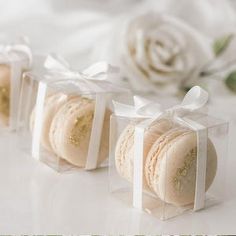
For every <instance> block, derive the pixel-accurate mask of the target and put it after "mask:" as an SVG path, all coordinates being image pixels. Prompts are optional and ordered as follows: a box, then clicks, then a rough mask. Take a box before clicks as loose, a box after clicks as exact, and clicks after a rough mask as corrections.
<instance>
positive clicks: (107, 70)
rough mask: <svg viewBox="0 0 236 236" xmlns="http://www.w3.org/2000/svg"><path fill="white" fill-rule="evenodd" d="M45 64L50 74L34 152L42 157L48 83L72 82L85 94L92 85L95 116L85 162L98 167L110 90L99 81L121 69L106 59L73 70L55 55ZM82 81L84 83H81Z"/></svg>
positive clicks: (42, 85)
mask: <svg viewBox="0 0 236 236" xmlns="http://www.w3.org/2000/svg"><path fill="white" fill-rule="evenodd" d="M44 65H45V68H46V69H47V70H48V74H47V75H46V76H47V78H46V80H43V81H40V82H39V88H38V93H37V102H36V109H35V125H34V129H33V137H32V139H33V141H32V155H33V157H35V158H36V159H39V158H40V139H41V129H42V120H43V117H42V113H43V108H44V101H45V98H46V92H45V91H46V90H47V86H48V84H57V85H58V84H61V85H62V87H63V85H64V84H66V83H68V82H72V84H73V85H74V86H76V88H78V92H81V94H82V95H83V90H84V89H85V92H87V90H86V88H89V89H90V91H93V93H96V100H95V111H94V119H93V124H92V131H91V135H90V142H89V148H88V155H87V161H86V166H85V169H86V170H92V169H95V168H96V167H97V161H98V157H99V149H100V143H101V135H102V129H103V122H104V116H105V112H106V104H107V94H106V93H105V90H104V89H103V88H101V87H100V86H99V85H98V83H97V81H98V80H108V78H109V74H111V73H116V72H117V71H118V69H117V68H116V67H113V66H110V65H109V64H108V63H106V62H98V63H96V64H93V65H92V66H90V67H89V68H87V69H86V70H84V71H83V72H78V71H74V70H72V69H71V68H70V66H69V64H68V63H67V62H66V61H65V60H64V59H63V58H61V57H59V56H57V57H55V56H52V55H49V56H48V57H47V59H46V61H45V64H44ZM78 82H83V83H82V84H81V83H78ZM80 86H83V89H81V88H80ZM117 91H119V89H117Z"/></svg>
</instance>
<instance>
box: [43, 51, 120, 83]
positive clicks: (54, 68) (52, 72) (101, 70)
mask: <svg viewBox="0 0 236 236" xmlns="http://www.w3.org/2000/svg"><path fill="white" fill-rule="evenodd" d="M44 67H45V68H46V69H47V70H48V73H49V75H48V76H47V77H48V78H52V77H53V78H54V77H59V78H62V80H64V79H79V80H82V81H83V82H85V83H86V84H87V85H90V86H95V81H97V80H107V79H108V76H109V75H110V74H114V73H117V72H119V69H118V68H117V67H114V66H111V65H109V64H108V63H107V62H105V61H100V62H97V63H95V64H93V65H92V66H90V67H88V68H87V69H85V70H83V71H82V72H79V71H75V70H73V69H71V67H70V65H69V64H68V62H67V61H65V60H64V59H63V58H62V57H60V56H59V55H49V56H48V57H47V59H46V61H45V63H44Z"/></svg>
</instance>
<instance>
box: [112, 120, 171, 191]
mask: <svg viewBox="0 0 236 236" xmlns="http://www.w3.org/2000/svg"><path fill="white" fill-rule="evenodd" d="M137 123H138V122H133V123H130V124H129V125H128V126H127V127H126V128H125V129H124V130H123V132H122V133H121V135H120V137H119V139H118V141H117V144H116V149H115V163H116V169H117V171H118V173H119V174H120V175H121V176H122V177H124V178H125V179H127V180H128V181H130V182H133V160H134V158H135V157H134V131H135V125H136V124H137ZM172 125H173V124H172V122H171V121H170V120H168V119H161V120H159V121H158V122H155V123H153V124H152V125H151V126H150V127H149V128H147V129H146V130H145V133H144V152H143V161H144V163H145V161H146V157H147V155H148V152H149V150H150V148H151V147H152V145H153V143H154V142H155V141H156V140H157V139H158V138H159V137H160V136H161V135H162V134H163V133H165V132H167V131H168V130H169V129H171V128H172ZM143 186H144V188H148V185H147V183H146V179H145V178H144V179H143Z"/></svg>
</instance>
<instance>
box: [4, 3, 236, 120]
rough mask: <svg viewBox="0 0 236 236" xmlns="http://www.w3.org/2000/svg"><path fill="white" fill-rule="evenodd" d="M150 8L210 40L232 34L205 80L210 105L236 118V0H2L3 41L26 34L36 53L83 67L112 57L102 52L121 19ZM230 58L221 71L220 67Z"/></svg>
mask: <svg viewBox="0 0 236 236" xmlns="http://www.w3.org/2000/svg"><path fill="white" fill-rule="evenodd" d="M150 10H152V11H155V12H158V13H168V14H169V15H171V16H175V17H178V18H180V19H181V20H183V21H184V22H185V23H186V24H188V25H189V26H190V27H192V28H194V29H195V30H197V31H198V32H200V33H201V34H202V35H204V37H206V38H207V40H210V41H211V42H212V43H214V42H215V41H217V40H219V39H220V40H221V41H220V43H222V39H223V42H224V40H226V44H227V40H228V39H229V37H230V44H229V45H228V44H227V45H226V46H227V47H225V48H224V53H222V55H220V59H219V60H218V59H217V60H218V62H216V66H219V73H218V74H214V76H213V77H212V76H211V77H210V79H209V78H207V79H206V80H205V81H207V82H205V81H204V86H206V87H207V89H208V90H209V92H210V94H211V105H212V109H213V110H214V109H216V112H217V111H218V110H219V108H220V112H219V113H222V112H223V113H224V117H226V118H228V119H230V120H232V121H235V120H236V113H235V112H234V109H232V107H234V106H235V105H236V97H235V96H236V82H235V81H236V78H235V76H236V74H235V76H231V77H233V78H231V80H230V81H229V83H228V84H230V86H231V88H229V86H228V84H227V83H226V81H225V80H226V79H227V77H228V76H229V75H230V73H231V72H234V67H236V58H235V57H236V53H235V52H236V40H235V39H234V34H235V31H236V13H235V11H236V1H235V0H197V1H196V0H192V1H189V0H178V1H176V0H41V1H37V0H25V1H24V2H22V1H17V0H8V1H2V0H0V41H4V37H6V35H7V36H8V38H9V36H10V38H16V37H19V36H27V37H29V39H30V44H31V46H32V49H33V51H34V52H35V53H45V54H47V53H50V52H57V53H59V54H61V55H63V56H64V57H65V58H66V59H67V60H68V61H69V62H70V63H71V64H72V65H73V66H74V67H76V68H84V67H86V66H88V65H89V64H91V63H92V62H95V61H97V60H99V59H106V60H108V61H109V60H110V58H111V57H110V55H109V56H108V55H107V54H106V53H104V52H107V51H109V50H107V48H109V47H111V42H112V46H113V47H114V48H116V46H117V45H118V44H119V43H120V42H119V40H120V39H118V38H117V39H116V41H114V37H113V41H111V37H112V36H113V35H114V30H116V34H119V30H120V29H121V28H119V27H116V26H117V23H118V22H121V21H125V20H124V19H126V20H127V19H130V17H132V16H134V15H137V12H138V14H142V13H145V12H149V11H150ZM117 31H118V33H117ZM232 35H233V37H232V38H231V36H232ZM108 42H110V44H109V43H108ZM108 44H109V47H108V46H107V45H108ZM223 46H225V45H223ZM110 51H112V50H110ZM200 60H201V59H200ZM217 60H216V61H217ZM217 63H218V64H217ZM228 63H229V67H227V68H226V70H224V73H223V74H222V73H221V72H222V70H221V67H223V69H225V64H226V65H227V64H228ZM215 69H218V67H216V68H213V70H215ZM137 83H138V82H137ZM200 85H201V84H200ZM184 89H187V88H184ZM156 90H157V92H158V86H157V87H156ZM166 95H167V96H169V94H168V92H167V94H166ZM170 96H172V93H171V94H170ZM234 118H235V119H234Z"/></svg>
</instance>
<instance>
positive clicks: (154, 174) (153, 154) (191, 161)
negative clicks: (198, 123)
mask: <svg viewBox="0 0 236 236" xmlns="http://www.w3.org/2000/svg"><path fill="white" fill-rule="evenodd" d="M207 147H208V149H207V170H206V185H205V190H206V191H207V190H208V188H209V187H210V186H211V184H212V182H213V180H214V177H215V175H216V169H217V155H216V150H215V148H214V146H213V144H212V142H211V141H210V140H209V139H208V146H207ZM196 158H197V137H196V133H195V132H193V131H191V130H188V129H185V128H174V129H171V130H170V131H169V132H167V133H165V134H163V135H162V136H161V137H160V138H159V139H157V140H156V142H155V143H154V144H153V146H152V148H151V149H150V151H149V153H148V156H147V159H146V163H145V176H146V179H147V183H148V186H149V187H150V189H151V190H152V191H154V192H155V193H156V194H157V196H158V197H159V198H160V199H161V200H163V201H165V202H167V203H170V204H173V205H176V206H183V205H187V204H190V203H193V202H194V196H195V182H196Z"/></svg>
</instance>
